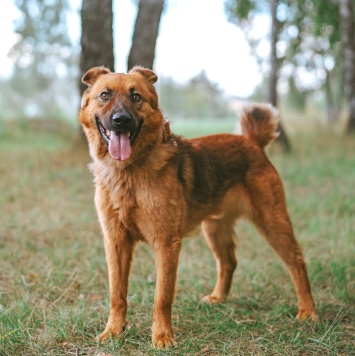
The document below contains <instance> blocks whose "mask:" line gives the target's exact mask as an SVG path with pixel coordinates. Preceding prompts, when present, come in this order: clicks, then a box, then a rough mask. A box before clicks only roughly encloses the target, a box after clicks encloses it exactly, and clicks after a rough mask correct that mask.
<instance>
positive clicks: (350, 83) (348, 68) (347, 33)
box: [339, 0, 355, 134]
mask: <svg viewBox="0 0 355 356" xmlns="http://www.w3.org/2000/svg"><path fill="white" fill-rule="evenodd" d="M353 1H354V0H340V1H339V10H340V19H341V21H340V23H341V41H342V45H343V52H344V72H345V92H346V98H347V102H348V108H349V119H348V123H347V133H353V134H354V133H355V37H354V36H355V20H354V16H355V14H354V11H355V10H354V5H353Z"/></svg>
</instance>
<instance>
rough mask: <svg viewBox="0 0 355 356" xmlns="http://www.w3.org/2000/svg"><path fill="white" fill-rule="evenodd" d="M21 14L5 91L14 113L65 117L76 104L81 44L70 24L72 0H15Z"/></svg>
mask: <svg viewBox="0 0 355 356" xmlns="http://www.w3.org/2000/svg"><path fill="white" fill-rule="evenodd" d="M15 4H16V6H17V7H18V10H19V11H20V15H21V17H20V18H19V19H18V20H17V21H16V23H15V25H16V26H15V31H16V33H17V34H18V41H17V42H16V44H15V45H14V46H13V48H12V49H11V51H10V57H11V58H12V60H13V63H14V69H13V74H12V77H11V78H10V79H9V80H8V81H6V82H4V83H3V88H2V90H1V91H2V93H1V94H2V95H3V100H4V105H5V110H6V109H7V110H8V111H9V113H10V114H11V115H12V116H16V115H18V114H19V110H22V112H23V113H24V115H26V116H29V117H31V116H32V117H38V116H40V117H46V116H48V115H49V114H50V115H51V116H57V117H60V116H62V115H63V114H64V113H65V114H67V113H68V111H70V109H69V108H72V107H74V106H75V103H76V102H77V101H76V100H73V99H74V98H75V99H77V94H76V88H75V85H74V84H75V83H74V80H75V78H76V77H77V74H78V70H77V49H76V48H75V47H73V45H72V43H71V41H70V39H69V36H68V29H67V19H66V16H67V11H68V8H69V2H68V0H65V1H62V0H15Z"/></svg>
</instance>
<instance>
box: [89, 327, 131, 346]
mask: <svg viewBox="0 0 355 356" xmlns="http://www.w3.org/2000/svg"><path fill="white" fill-rule="evenodd" d="M124 330H125V327H124V326H121V327H118V328H113V327H109V326H106V329H105V330H104V331H103V332H102V333H101V334H100V335H97V336H96V338H95V339H96V341H97V342H99V343H105V342H107V341H108V340H109V339H110V337H114V336H119V335H121V334H122V333H123V331H124Z"/></svg>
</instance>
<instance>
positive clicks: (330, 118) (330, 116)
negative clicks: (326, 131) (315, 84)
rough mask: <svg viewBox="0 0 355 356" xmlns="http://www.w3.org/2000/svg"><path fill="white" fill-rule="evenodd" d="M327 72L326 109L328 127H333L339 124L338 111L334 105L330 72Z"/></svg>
mask: <svg viewBox="0 0 355 356" xmlns="http://www.w3.org/2000/svg"><path fill="white" fill-rule="evenodd" d="M325 72H326V78H325V98H326V107H327V122H328V125H333V124H335V123H336V122H337V110H336V108H335V105H334V98H333V92H332V87H331V81H330V75H329V71H328V70H327V69H325Z"/></svg>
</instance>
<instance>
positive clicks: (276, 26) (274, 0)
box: [269, 0, 291, 152]
mask: <svg viewBox="0 0 355 356" xmlns="http://www.w3.org/2000/svg"><path fill="white" fill-rule="evenodd" d="M277 5H278V0H271V1H270V6H271V20H272V23H271V56H270V67H271V68H270V78H269V102H270V103H271V104H272V105H273V106H275V107H277V105H278V95H277V82H278V79H279V78H278V76H279V67H280V65H279V60H278V58H277V51H276V45H277V41H278V36H279V30H280V23H279V21H278V19H277V16H276V12H277ZM278 130H279V132H280V135H279V136H278V138H277V139H276V141H277V142H279V143H280V144H281V145H282V147H283V149H284V150H285V151H286V152H290V151H291V145H290V142H289V140H288V137H287V135H286V132H285V130H284V129H283V127H282V125H281V122H279V126H278Z"/></svg>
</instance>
